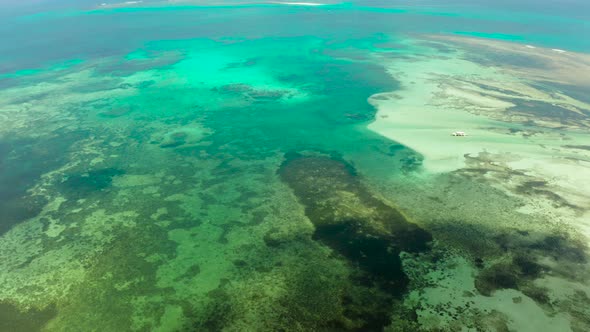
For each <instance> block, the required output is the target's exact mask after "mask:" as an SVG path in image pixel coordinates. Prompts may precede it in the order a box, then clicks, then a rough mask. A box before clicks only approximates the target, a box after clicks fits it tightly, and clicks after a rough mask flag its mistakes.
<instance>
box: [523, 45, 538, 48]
mask: <svg viewBox="0 0 590 332" xmlns="http://www.w3.org/2000/svg"><path fill="white" fill-rule="evenodd" d="M524 47H526V48H536V47H534V46H533V45H525V46H524Z"/></svg>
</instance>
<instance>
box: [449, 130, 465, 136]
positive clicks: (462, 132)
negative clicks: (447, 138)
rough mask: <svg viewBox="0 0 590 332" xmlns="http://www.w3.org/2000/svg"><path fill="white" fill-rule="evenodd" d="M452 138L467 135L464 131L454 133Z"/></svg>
mask: <svg viewBox="0 0 590 332" xmlns="http://www.w3.org/2000/svg"><path fill="white" fill-rule="evenodd" d="M451 135H452V136H467V134H466V133H465V132H464V131H456V132H454V133H452V134H451Z"/></svg>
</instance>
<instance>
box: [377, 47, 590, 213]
mask: <svg viewBox="0 0 590 332" xmlns="http://www.w3.org/2000/svg"><path fill="white" fill-rule="evenodd" d="M437 38H438V39H440V38H442V37H437ZM444 38H445V42H446V43H447V45H448V43H451V44H454V45H458V49H457V51H456V53H454V54H452V55H451V56H448V57H447V56H445V57H442V56H428V57H423V56H422V55H416V56H415V57H411V58H405V59H402V60H395V59H394V60H391V59H382V60H381V61H389V65H387V66H388V68H389V69H388V70H389V72H390V73H391V75H392V76H394V77H395V78H396V79H397V80H399V81H400V83H401V86H402V90H401V91H396V92H392V93H382V94H377V95H373V96H372V97H371V98H369V102H370V103H371V104H373V105H374V106H375V107H376V108H377V109H378V112H377V115H376V119H375V121H374V122H373V123H372V124H370V125H369V128H370V129H371V130H374V131H375V132H377V133H379V134H381V135H383V136H385V137H388V138H390V139H392V140H395V141H397V142H400V143H402V144H404V145H406V146H408V147H410V148H412V149H414V150H416V151H417V152H419V153H421V154H422V155H423V156H424V170H425V171H427V172H429V173H441V172H451V171H458V170H460V169H464V168H466V167H469V168H473V167H476V168H486V167H488V168H489V167H494V165H495V164H502V165H503V167H507V168H508V169H510V170H511V171H514V172H522V173H524V174H526V175H527V176H529V177H530V179H529V180H531V179H538V180H540V181H546V182H547V185H548V186H549V187H551V188H552V191H554V192H558V193H560V195H563V196H564V197H566V199H567V200H568V202H570V203H571V204H572V205H576V206H590V190H589V189H585V188H590V178H588V177H587V176H585V174H589V173H590V150H588V149H586V148H584V147H588V146H590V135H589V134H588V131H587V129H588V128H590V116H589V115H590V105H589V104H588V103H586V102H584V101H581V100H579V99H576V98H574V97H572V96H570V95H568V92H567V91H564V90H552V89H550V88H549V87H548V86H546V85H543V83H546V80H545V78H547V77H551V78H552V79H553V80H554V82H555V83H560V84H571V85H580V84H586V83H590V82H587V81H588V77H590V75H589V76H584V75H578V74H576V75H575V79H571V80H570V78H571V76H572V75H573V74H572V73H579V72H580V71H581V72H585V71H587V70H590V65H589V64H590V61H589V60H588V59H589V58H588V56H587V55H585V54H575V53H572V52H568V53H567V54H559V53H556V52H554V51H552V50H548V49H542V48H539V47H537V48H534V49H531V48H528V47H525V46H520V45H512V44H510V47H512V48H510V47H509V45H507V44H509V43H505V42H497V43H496V42H495V41H488V40H485V41H482V40H477V39H474V38H461V37H448V38H447V37H444ZM463 45H468V47H467V48H460V47H463ZM471 47H475V49H476V50H477V51H478V53H477V55H478V57H485V56H486V55H490V54H491V55H490V57H493V56H497V54H498V52H501V53H507V54H508V52H513V53H512V55H513V56H518V57H521V56H527V57H531V58H532V59H533V60H535V59H537V58H542V59H543V63H544V65H543V66H540V67H539V66H535V67H531V68H528V67H522V66H521V67H516V66H513V65H510V64H509V63H508V62H503V63H500V64H498V65H497V66H491V65H490V62H489V61H490V60H489V59H486V58H478V59H480V60H481V61H475V60H474V56H473V54H474V52H472V51H473V50H474V49H473V48H471ZM483 48H485V49H483ZM512 49H515V50H514V51H511V50H512ZM482 51H483V52H482ZM491 51H493V53H492V52H491ZM486 52H487V53H486ZM507 56H508V55H507ZM533 60H531V61H533ZM455 131H464V132H466V133H467V134H468V136H467V137H455V136H452V135H451V134H452V133H453V132H455ZM481 153H486V154H487V155H488V156H490V155H493V156H494V157H493V158H491V159H489V158H488V159H486V160H479V161H477V162H473V160H472V159H469V158H473V157H477V156H478V155H480V154H481ZM468 164H469V165H468ZM488 164H489V165H488ZM490 165H491V166H490Z"/></svg>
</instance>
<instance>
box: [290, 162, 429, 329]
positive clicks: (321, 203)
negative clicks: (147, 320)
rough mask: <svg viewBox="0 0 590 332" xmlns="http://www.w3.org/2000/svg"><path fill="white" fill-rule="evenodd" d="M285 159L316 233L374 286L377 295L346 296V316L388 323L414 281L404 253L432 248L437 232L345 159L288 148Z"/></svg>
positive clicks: (372, 324)
mask: <svg viewBox="0 0 590 332" xmlns="http://www.w3.org/2000/svg"><path fill="white" fill-rule="evenodd" d="M286 159H287V160H286V161H285V162H284V163H283V164H282V166H281V167H280V169H279V175H280V177H281V179H282V180H283V181H284V182H286V183H287V184H288V185H289V186H290V187H291V188H292V189H293V191H294V193H295V195H296V196H297V198H298V199H299V201H300V202H301V203H302V204H303V205H304V206H305V214H306V215H307V217H308V218H309V219H310V220H311V222H312V223H313V224H314V226H315V232H314V234H313V238H314V239H315V240H317V241H319V242H321V243H324V244H325V245H327V246H328V247H330V248H332V249H333V250H334V251H335V252H337V253H338V254H339V255H341V256H342V257H343V258H344V259H345V260H347V261H348V262H349V263H350V264H351V265H352V266H353V267H354V268H355V269H356V272H355V273H353V275H352V278H353V279H354V282H355V283H357V284H360V285H363V286H365V287H367V291H368V289H372V291H371V292H373V293H372V294H373V296H372V297H369V298H366V297H365V296H364V295H363V294H362V292H361V293H360V294H357V295H358V296H355V297H350V296H349V297H348V298H347V299H345V302H346V303H344V305H345V306H348V307H349V308H348V310H347V314H348V316H347V317H348V318H349V319H352V320H359V319H360V320H363V321H365V324H364V325H363V326H362V328H369V329H379V328H382V327H383V326H386V325H388V324H389V323H390V322H391V320H390V313H389V311H388V310H389V309H391V306H392V304H393V303H394V301H395V298H396V297H398V296H400V295H402V294H403V293H404V292H405V291H406V289H407V286H408V282H409V279H408V277H407V275H406V274H405V272H404V271H403V267H402V264H401V259H400V256H399V255H400V253H401V252H402V251H405V252H412V253H416V252H423V251H426V250H428V249H429V243H430V242H431V240H432V236H431V235H430V233H428V232H427V231H425V230H423V229H422V228H420V227H418V226H417V225H415V224H413V223H411V222H409V221H408V220H407V219H406V217H405V216H404V215H403V214H402V213H401V212H400V211H398V210H397V209H396V208H394V207H393V206H391V205H389V204H387V203H386V202H384V201H383V200H381V199H380V198H378V197H375V196H374V195H373V194H372V193H371V192H370V191H369V190H368V189H367V187H365V186H364V185H363V183H362V182H361V181H360V179H359V177H358V176H357V174H356V170H355V169H354V167H353V166H352V165H350V164H348V163H346V162H345V161H342V160H339V159H338V158H330V157H326V156H315V155H314V156H304V155H300V154H297V153H289V154H288V155H287V156H286ZM370 299H372V300H370ZM377 307H379V308H382V309H383V308H387V309H385V310H380V309H379V310H378V309H377ZM368 308H370V309H368ZM341 327H342V326H341Z"/></svg>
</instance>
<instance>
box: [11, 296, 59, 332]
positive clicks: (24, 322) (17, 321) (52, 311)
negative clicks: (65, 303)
mask: <svg viewBox="0 0 590 332" xmlns="http://www.w3.org/2000/svg"><path fill="white" fill-rule="evenodd" d="M55 316H57V310H56V308H55V306H53V305H52V306H48V307H47V308H45V309H42V310H38V309H30V310H29V311H26V312H22V311H20V310H19V309H18V308H17V307H15V306H13V305H12V304H10V303H6V302H0V331H7V332H8V331H10V332H21V331H22V332H35V331H41V329H42V328H43V326H44V325H45V324H47V322H49V321H50V320H51V319H52V318H54V317H55Z"/></svg>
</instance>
